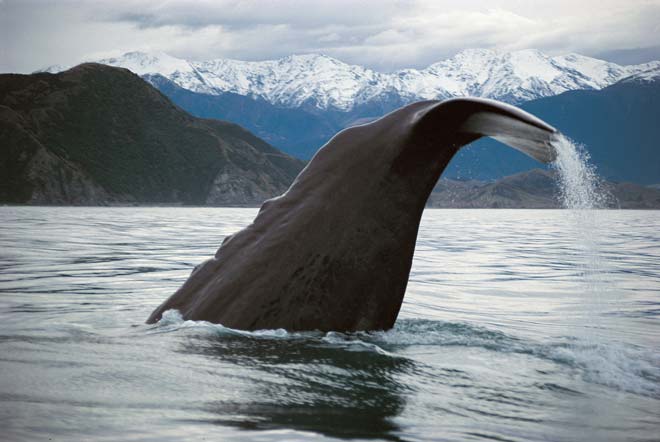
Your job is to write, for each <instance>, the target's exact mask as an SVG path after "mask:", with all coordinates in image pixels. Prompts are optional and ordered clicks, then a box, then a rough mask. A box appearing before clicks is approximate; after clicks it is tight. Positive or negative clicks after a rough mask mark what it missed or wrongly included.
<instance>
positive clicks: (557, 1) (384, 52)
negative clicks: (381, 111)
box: [0, 0, 660, 72]
mask: <svg viewBox="0 0 660 442" xmlns="http://www.w3.org/2000/svg"><path fill="white" fill-rule="evenodd" d="M659 23H660V2H659V1H657V0H655V1H649V0H629V1H627V2H620V1H618V0H600V1H598V2H596V1H580V2H576V1H574V0H571V1H568V0H554V1H535V2H521V1H518V0H490V1H489V0H461V1H454V0H446V1H421V0H392V1H385V0H379V1H374V0H363V1H358V0H352V1H348V0H331V1H330V0H329V1H310V0H280V1H266V0H258V1H257V0H247V1H246V0H243V1H237V0H217V1H215V0H214V1H210V0H202V1H195V2H191V1H183V0H170V1H165V2H151V1H147V0H116V1H83V0H61V1H58V2H50V1H46V0H41V1H40V0H5V1H4V2H0V38H2V41H3V45H2V46H3V47H2V53H1V55H2V58H1V59H0V70H1V71H18V72H29V71H32V70H35V69H38V68H41V67H43V66H47V65H50V64H72V63H76V62H78V61H80V60H83V59H90V58H98V57H97V56H98V54H112V55H118V54H120V53H123V52H127V51H130V50H159V51H164V52H168V53H170V54H172V55H174V56H178V57H184V58H189V59H198V60H201V59H211V58H219V57H227V58H237V59H246V60H263V59H272V58H278V57H282V56H285V55H289V54H291V53H309V52H321V53H325V54H328V55H331V56H335V57H337V58H339V59H341V60H344V61H346V62H349V63H356V64H363V65H367V66H369V67H372V68H375V69H379V70H393V69H398V68H402V67H424V66H427V65H428V64H430V63H433V62H435V61H438V60H440V59H442V58H446V57H448V56H451V55H453V54H454V53H455V52H457V51H459V50H461V49H464V48H472V47H485V48H496V49H502V50H514V49H524V48H538V49H541V50H544V51H547V52H550V53H553V54H556V53H565V52H580V53H584V54H586V55H593V54H601V53H611V52H612V51H617V50H625V49H632V48H645V47H651V46H655V45H657V42H658V41H660V25H659ZM638 53H640V54H641V53H643V52H638Z"/></svg>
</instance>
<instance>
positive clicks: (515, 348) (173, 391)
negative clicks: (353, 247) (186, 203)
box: [0, 207, 660, 441]
mask: <svg viewBox="0 0 660 442" xmlns="http://www.w3.org/2000/svg"><path fill="white" fill-rule="evenodd" d="M256 212H257V211H256V209H226V208H57V207H0V439H1V440H9V441H14V440H22V441H41V440H62V441H72V440H112V441H117V440H122V441H138V440H140V441H142V440H145V441H146V440H149V441H182V440H186V441H187V440H218V441H239V440H240V441H243V440H256V441H297V440H315V441H326V440H346V439H362V440H374V439H378V440H392V441H398V440H402V441H422V440H434V441H438V440H439V441H444V440H447V441H455V440H471V441H479V440H497V441H576V440H578V441H579V440H584V441H610V440H611V441H652V440H655V441H657V440H659V439H660V212H658V211H567V210H538V211H532V210H427V211H426V212H425V214H424V217H423V221H422V224H421V227H420V232H419V238H418V242H417V249H416V252H415V260H414V263H413V268H412V273H411V275H410V282H409V285H408V290H407V294H406V298H405V301H404V304H403V307H402V310H401V314H400V316H399V319H398V321H397V323H396V326H395V327H394V329H393V330H390V331H382V332H372V333H355V334H344V333H337V332H335V333H320V332H309V333H288V332H286V331H284V330H263V331H257V332H252V333H249V332H243V331H239V330H231V329H228V328H224V327H222V326H221V325H214V324H209V323H204V322H192V321H183V320H182V319H181V318H180V316H179V315H178V314H177V312H175V311H170V312H169V313H168V314H166V315H165V317H164V319H163V320H162V321H161V322H160V323H158V324H155V325H146V324H145V323H144V321H145V320H146V318H147V316H149V314H150V313H151V311H152V310H153V309H154V308H155V307H156V306H158V305H159V304H160V303H161V302H162V301H163V300H164V299H165V298H166V297H168V296H169V295H170V294H172V293H173V292H174V291H175V290H176V289H177V288H178V287H179V285H180V284H181V283H182V282H183V281H184V280H185V279H186V277H187V276H188V274H189V273H190V271H191V270H192V268H193V266H194V265H196V264H198V263H199V262H201V261H202V260H204V259H206V258H208V257H210V256H212V255H213V254H214V252H215V250H216V249H217V247H218V246H219V245H220V243H221V242H222V239H223V237H224V236H226V235H228V234H231V233H234V232H236V231H237V230H239V229H240V228H242V227H243V226H245V225H247V224H249V223H250V222H251V220H252V219H253V218H254V216H255V214H256ZM377 277H378V275H374V278H377Z"/></svg>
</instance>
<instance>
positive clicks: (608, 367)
mask: <svg viewBox="0 0 660 442" xmlns="http://www.w3.org/2000/svg"><path fill="white" fill-rule="evenodd" d="M191 329H195V330H201V331H203V332H205V333H211V334H214V335H216V336H227V337H243V338H247V339H267V340H286V341H295V340H298V341H300V342H301V344H303V345H312V346H324V347H331V348H341V349H344V350H346V351H351V352H369V353H375V354H378V355H383V356H388V357H392V358H399V357H401V356H400V355H398V354H397V351H398V350H399V348H400V347H409V346H420V345H423V346H438V347H448V346H464V347H478V348H483V349H484V350H488V351H494V352H501V353H519V354H527V355H531V356H533V357H537V358H540V359H543V360H549V361H552V362H554V363H556V364H559V365H561V366H563V367H568V368H569V369H572V370H577V371H578V372H579V374H580V375H581V376H582V378H583V379H584V380H585V381H586V382H589V383H595V384H599V385H605V386H608V387H611V388H615V389H617V390H621V391H626V392H630V393H635V394H640V395H644V396H652V397H658V396H660V356H657V355H648V354H646V353H644V352H643V350H642V349H641V348H637V347H634V346H626V345H624V344H621V343H607V344H594V343H593V342H586V343H585V342H584V341H581V340H580V339H579V338H577V337H570V336H569V337H564V338H561V339H560V340H559V341H557V340H555V341H554V342H538V341H534V340H530V339H523V338H519V337H515V336H511V335H508V334H506V333H503V332H500V331H495V330H490V329H487V328H485V327H480V326H475V325H470V324H466V323H456V322H444V321H434V320H426V319H403V320H400V321H398V322H397V323H396V326H395V327H394V328H393V329H391V330H387V331H372V332H354V333H341V332H328V333H322V332H319V331H310V332H288V331H286V330H284V329H273V330H255V331H246V330H236V329H232V328H229V327H225V326H223V325H220V324H213V323H210V322H206V321H191V320H184V319H183V318H182V316H181V313H179V312H178V311H177V310H168V311H166V312H165V313H164V314H163V317H162V319H161V320H160V321H159V322H158V323H157V324H156V325H154V326H152V327H151V328H150V329H149V330H148V331H147V333H150V334H151V333H171V332H175V331H178V330H191Z"/></svg>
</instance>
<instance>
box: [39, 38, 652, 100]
mask: <svg viewBox="0 0 660 442" xmlns="http://www.w3.org/2000/svg"><path fill="white" fill-rule="evenodd" d="M98 62H100V63H104V64H108V65H112V66H118V67H124V68H127V69H129V70H131V71H133V72H135V73H136V74H138V75H141V76H143V77H145V78H147V79H149V78H151V77H153V76H156V75H160V76H162V77H165V78H166V79H168V80H170V81H172V82H174V83H175V84H176V85H178V86H179V87H181V88H183V89H187V90H189V91H192V92H196V93H203V94H210V95H221V94H223V93H225V92H231V93H235V94H239V95H243V96H249V97H254V98H261V99H264V100H266V101H267V102H269V103H271V104H273V105H276V106H281V107H287V108H296V107H310V108H317V109H320V110H328V109H334V110H339V111H350V110H351V109H353V108H354V107H356V106H359V105H362V104H366V103H370V102H373V101H378V100H385V99H391V97H393V96H394V97H398V99H399V100H400V101H401V102H411V101H416V100H423V99H441V98H447V97H452V96H466V95H471V96H480V97H486V98H494V99H498V100H503V101H507V102H510V103H521V102H524V101H528V100H532V99H536V98H541V97H547V96H552V95H557V94H560V93H562V92H566V91H569V90H576V89H601V88H603V87H606V86H609V85H611V84H613V83H615V82H617V81H619V80H621V79H623V78H625V77H629V76H632V75H636V74H639V73H642V72H646V71H655V70H658V69H660V61H654V62H650V63H645V64H641V65H633V66H621V65H618V64H615V63H610V62H607V61H604V60H598V59H595V58H590V57H585V56H583V55H579V54H568V55H561V56H555V57H551V56H548V55H546V54H544V53H543V52H541V51H538V50H533V49H527V50H521V51H515V52H499V51H494V50H487V49H468V50H464V51H462V52H460V53H458V54H457V55H455V56H454V57H452V58H450V59H447V60H443V61H440V62H438V63H434V64H432V65H431V66H429V67H427V68H426V69H403V70H400V71H396V72H392V73H381V72H376V71H373V70H371V69H367V68H364V67H362V66H357V65H349V64H346V63H343V62H341V61H339V60H336V59H334V58H331V57H328V56H325V55H318V54H307V55H291V56H288V57H285V58H281V59H279V60H268V61H239V60H229V59H216V60H209V61H187V60H183V59H179V58H175V57H172V56H170V55H168V54H165V53H144V52H129V53H126V54H124V55H122V56H121V57H117V58H108V59H103V60H98ZM48 70H49V71H51V72H52V71H59V70H62V68H61V67H59V66H58V67H56V68H54V69H53V68H50V69H48Z"/></svg>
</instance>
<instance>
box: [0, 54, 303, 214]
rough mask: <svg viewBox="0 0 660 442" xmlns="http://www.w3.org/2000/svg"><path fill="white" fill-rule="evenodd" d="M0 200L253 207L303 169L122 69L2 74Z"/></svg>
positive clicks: (245, 133)
mask: <svg viewBox="0 0 660 442" xmlns="http://www.w3.org/2000/svg"><path fill="white" fill-rule="evenodd" d="M0 139H1V140H2V145H1V146H0V202H3V203H29V204H92V205H96V204H145V203H148V204H168V205H171V204H187V205H257V204H260V203H261V202H262V201H263V200H264V199H266V198H269V197H272V196H276V195H279V194H281V193H282V192H284V191H285V190H286V189H287V188H288V186H289V184H290V183H291V181H292V180H293V178H294V177H295V176H296V175H297V174H298V172H299V171H300V170H301V169H302V167H303V166H304V163H303V162H302V161H300V160H297V159H294V158H292V157H289V156H288V155H286V154H284V153H282V152H280V151H278V150H277V149H275V148H273V147H272V146H270V145H269V144H267V143H266V142H264V141H263V140H261V139H259V138H258V137H256V136H254V135H253V134H252V133H250V132H248V131H246V130H245V129H243V128H241V127H239V126H237V125H235V124H232V123H227V122H224V121H217V120H205V119H200V118H195V117H193V116H191V115H189V114H188V113H186V112H184V111H183V110H182V109H180V108H179V107H177V106H176V105H174V104H172V102H171V101H170V100H169V99H168V98H167V97H165V96H164V95H163V94H162V93H160V92H159V91H158V90H156V89H154V88H153V87H152V86H150V85H149V84H148V83H146V82H145V81H144V80H142V79H141V78H140V77H138V76H137V75H135V74H133V73H131V72H130V71H128V70H126V69H120V68H115V67H110V66H106V65H102V64H82V65H79V66H77V67H75V68H72V69H70V70H67V71H64V72H61V73H58V74H48V73H40V74H32V75H15V74H4V75H0Z"/></svg>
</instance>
